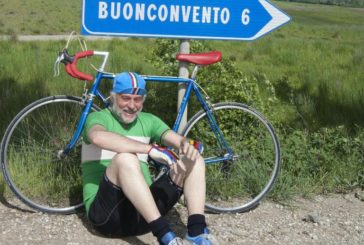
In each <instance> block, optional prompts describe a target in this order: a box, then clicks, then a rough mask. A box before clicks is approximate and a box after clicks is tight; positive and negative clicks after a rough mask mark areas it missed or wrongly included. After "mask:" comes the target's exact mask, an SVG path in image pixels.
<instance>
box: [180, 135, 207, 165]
mask: <svg viewBox="0 0 364 245" xmlns="http://www.w3.org/2000/svg"><path fill="white" fill-rule="evenodd" d="M202 152H203V145H202V143H201V142H199V141H197V140H185V141H183V143H182V144H181V147H180V154H183V155H184V156H185V157H187V159H190V160H191V161H195V160H196V158H197V155H198V154H199V153H200V154H202Z"/></svg>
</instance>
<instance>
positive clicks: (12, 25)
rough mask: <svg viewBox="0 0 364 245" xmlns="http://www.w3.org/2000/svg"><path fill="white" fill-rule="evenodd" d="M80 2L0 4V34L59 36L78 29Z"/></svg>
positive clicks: (38, 0) (19, 0)
mask: <svg viewBox="0 0 364 245" xmlns="http://www.w3.org/2000/svg"><path fill="white" fill-rule="evenodd" d="M81 6H82V1H74V0H64V1H56V0H49V1H46V0H31V1H24V0H15V1H1V2H0V8H1V15H0V34H11V35H14V34H15V35H16V34H33V35H36V34H43V35H44V34H61V33H69V32H70V30H78V29H79V28H80V27H81V24H80V23H81Z"/></svg>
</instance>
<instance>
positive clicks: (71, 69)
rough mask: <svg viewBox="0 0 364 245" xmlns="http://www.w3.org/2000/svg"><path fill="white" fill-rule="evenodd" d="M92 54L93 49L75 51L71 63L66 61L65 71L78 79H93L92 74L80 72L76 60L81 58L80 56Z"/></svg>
mask: <svg viewBox="0 0 364 245" xmlns="http://www.w3.org/2000/svg"><path fill="white" fill-rule="evenodd" d="M93 54H94V51H93V50H86V51H83V52H79V53H76V54H75V56H74V60H73V62H72V63H68V64H67V65H66V71H67V73H68V74H70V75H71V76H72V77H75V78H78V79H80V80H86V81H93V80H94V78H93V76H92V75H90V74H86V73H83V72H80V71H79V70H78V69H77V61H78V59H81V58H84V57H88V56H92V55H93Z"/></svg>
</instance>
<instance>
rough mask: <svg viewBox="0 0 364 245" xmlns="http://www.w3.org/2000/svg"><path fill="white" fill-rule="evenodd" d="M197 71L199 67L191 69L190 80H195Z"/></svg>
mask: <svg viewBox="0 0 364 245" xmlns="http://www.w3.org/2000/svg"><path fill="white" fill-rule="evenodd" d="M199 69H200V65H195V68H193V71H192V75H191V79H192V80H195V79H196V76H197V72H198V70H199Z"/></svg>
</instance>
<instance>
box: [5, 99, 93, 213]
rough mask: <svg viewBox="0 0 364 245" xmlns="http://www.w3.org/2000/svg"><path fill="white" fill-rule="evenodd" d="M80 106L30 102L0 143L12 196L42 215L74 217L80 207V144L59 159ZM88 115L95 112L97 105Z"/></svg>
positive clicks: (66, 101) (66, 102)
mask: <svg viewBox="0 0 364 245" xmlns="http://www.w3.org/2000/svg"><path fill="white" fill-rule="evenodd" d="M83 107H84V104H83V103H82V100H81V98H79V97H73V96H63V95H59V96H52V97H47V98H43V99H40V100H37V101H35V102H33V103H32V104H30V105H28V106H27V107H25V108H24V109H23V110H22V111H20V112H19V113H18V114H17V116H16V117H15V118H14V119H13V120H12V121H11V123H10V125H9V126H8V128H7V130H6V131H5V134H4V137H3V140H2V142H1V151H0V154H1V168H2V171H3V174H4V178H5V180H6V182H7V184H8V185H9V187H10V189H11V190H12V191H13V193H14V194H15V195H16V196H17V197H18V198H19V199H20V200H21V201H23V202H24V203H25V204H27V205H28V206H29V207H31V208H33V209H36V210H39V211H41V212H47V213H63V214H68V213H74V212H76V211H78V210H79V209H81V208H82V207H83V204H82V181H81V170H80V164H81V140H79V141H78V142H77V144H76V146H75V147H74V148H73V149H72V150H71V152H70V153H69V154H68V156H66V157H65V158H63V159H60V158H59V157H58V152H59V151H61V150H63V149H64V147H65V146H66V145H67V144H68V142H69V141H70V139H71V137H72V135H73V133H74V132H75V128H76V126H77V122H78V120H79V118H80V116H81V113H82V109H83ZM92 110H99V109H98V108H97V107H96V106H93V107H92Z"/></svg>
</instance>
